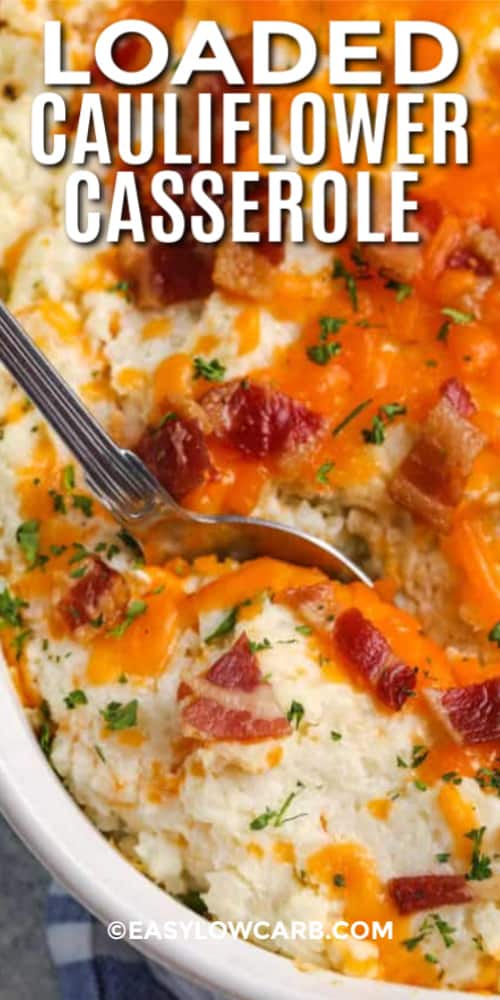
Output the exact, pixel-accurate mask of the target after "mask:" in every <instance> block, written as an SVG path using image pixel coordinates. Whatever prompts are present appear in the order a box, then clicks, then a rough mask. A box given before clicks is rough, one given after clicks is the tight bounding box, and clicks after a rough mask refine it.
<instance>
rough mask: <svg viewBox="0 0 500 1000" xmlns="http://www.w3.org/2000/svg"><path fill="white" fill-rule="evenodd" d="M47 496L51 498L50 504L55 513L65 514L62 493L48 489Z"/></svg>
mask: <svg viewBox="0 0 500 1000" xmlns="http://www.w3.org/2000/svg"><path fill="white" fill-rule="evenodd" d="M49 497H50V498H51V500H52V506H53V508H54V513H55V514H66V513H67V511H66V503H65V500H64V497H63V495H62V493H58V492H57V490H49Z"/></svg>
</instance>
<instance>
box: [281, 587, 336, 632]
mask: <svg viewBox="0 0 500 1000" xmlns="http://www.w3.org/2000/svg"><path fill="white" fill-rule="evenodd" d="M275 600H276V601H278V602H279V603H280V604H287V605H288V606H289V607H290V608H294V609H296V610H297V611H298V612H299V614H300V617H301V618H303V619H304V621H305V623H306V624H307V625H310V626H311V628H314V629H318V630H320V631H323V632H324V631H326V630H328V631H331V628H332V625H333V622H334V620H335V615H336V613H337V605H336V601H335V597H334V594H333V590H332V587H331V585H330V584H329V583H313V584H309V585H308V586H304V587H289V588H288V589H287V590H282V591H280V593H279V594H277V595H276V597H275Z"/></svg>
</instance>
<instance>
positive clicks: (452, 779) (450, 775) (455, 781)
mask: <svg viewBox="0 0 500 1000" xmlns="http://www.w3.org/2000/svg"><path fill="white" fill-rule="evenodd" d="M441 781H446V783H447V784H448V785H461V784H462V779H461V777H460V775H459V774H458V772H457V771H445V773H444V774H442V775H441Z"/></svg>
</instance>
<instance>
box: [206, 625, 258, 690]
mask: <svg viewBox="0 0 500 1000" xmlns="http://www.w3.org/2000/svg"><path fill="white" fill-rule="evenodd" d="M206 677H207V681H210V683H211V684H216V685H217V687H223V688H229V689H237V690H239V691H255V688H257V687H258V686H259V684H260V683H261V681H262V677H261V673H260V670H259V664H258V663H257V657H256V656H255V655H254V654H253V653H252V651H251V649H250V646H249V643H248V639H247V636H246V635H245V633H244V632H242V634H241V635H240V637H239V639H238V640H237V642H235V644H234V646H233V647H232V648H231V649H230V650H229V652H228V653H225V654H224V656H221V657H220V659H218V660H216V662H215V663H214V664H213V665H212V666H211V667H210V670H209V671H208V674H207V675H206Z"/></svg>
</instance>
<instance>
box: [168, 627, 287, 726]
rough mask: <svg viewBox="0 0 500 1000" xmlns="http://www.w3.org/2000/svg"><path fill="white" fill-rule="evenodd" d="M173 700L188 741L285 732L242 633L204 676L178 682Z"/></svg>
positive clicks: (275, 705) (276, 708) (284, 720)
mask: <svg viewBox="0 0 500 1000" xmlns="http://www.w3.org/2000/svg"><path fill="white" fill-rule="evenodd" d="M177 697H178V701H179V704H180V710H181V725H182V732H183V735H184V736H185V737H188V738H191V739H198V740H204V741H205V740H207V741H213V740H231V741H232V740H236V741H237V742H249V741H255V740H266V739H272V738H278V737H281V736H288V735H289V733H290V732H291V729H290V724H289V722H288V721H287V719H286V718H285V716H284V715H283V714H282V712H281V711H280V709H279V707H278V706H277V704H276V702H275V700H274V696H273V692H272V688H271V686H270V685H269V684H267V683H266V681H264V680H263V678H262V675H261V672H260V669H259V665H258V662H257V659H256V656H255V654H254V653H252V649H251V647H250V643H249V641H248V638H247V636H246V634H245V633H243V634H242V635H241V636H240V637H239V639H238V640H237V641H236V643H235V644H234V645H233V647H232V648H231V649H230V650H229V651H228V652H227V653H224V654H223V656H221V657H219V659H218V660H216V662H215V663H213V664H212V666H211V667H210V668H209V670H208V671H206V672H205V673H203V674H201V675H200V674H198V675H192V676H190V677H189V678H188V680H182V681H181V683H180V685H179V690H178V695H177Z"/></svg>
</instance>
